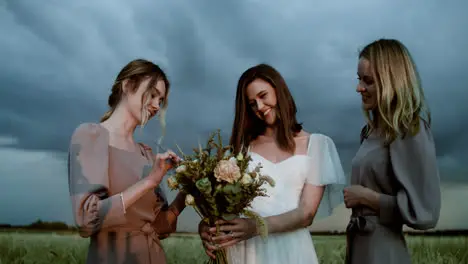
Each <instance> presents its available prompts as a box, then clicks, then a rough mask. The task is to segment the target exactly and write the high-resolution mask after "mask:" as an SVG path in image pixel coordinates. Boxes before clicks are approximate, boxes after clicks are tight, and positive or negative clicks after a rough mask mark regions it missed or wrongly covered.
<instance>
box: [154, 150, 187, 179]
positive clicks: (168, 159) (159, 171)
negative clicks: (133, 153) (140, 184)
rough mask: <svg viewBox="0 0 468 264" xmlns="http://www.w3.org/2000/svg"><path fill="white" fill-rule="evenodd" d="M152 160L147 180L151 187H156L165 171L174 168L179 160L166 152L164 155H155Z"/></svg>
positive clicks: (171, 153) (172, 153) (170, 152)
mask: <svg viewBox="0 0 468 264" xmlns="http://www.w3.org/2000/svg"><path fill="white" fill-rule="evenodd" d="M153 160H154V162H153V167H152V169H151V172H150V174H149V175H148V177H147V180H148V181H150V183H151V185H152V186H153V187H156V186H158V185H159V183H160V182H161V181H162V179H163V178H164V175H166V173H167V171H169V170H170V169H172V168H174V167H175V166H176V164H177V163H179V162H180V158H179V157H178V156H177V155H176V154H175V153H174V152H172V151H170V150H168V151H167V152H165V153H162V154H156V155H155V156H154V159H153Z"/></svg>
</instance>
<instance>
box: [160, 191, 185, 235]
mask: <svg viewBox="0 0 468 264" xmlns="http://www.w3.org/2000/svg"><path fill="white" fill-rule="evenodd" d="M185 196H186V195H185V194H184V193H182V192H179V193H178V194H177V196H176V198H175V199H174V201H173V202H172V203H171V205H170V206H169V207H168V208H167V209H166V210H162V211H160V212H159V214H158V215H157V217H156V220H155V221H154V223H153V225H154V227H155V229H156V230H157V232H158V233H159V234H169V233H173V232H175V231H176V229H177V219H178V217H179V215H180V213H181V212H182V211H183V210H184V208H185Z"/></svg>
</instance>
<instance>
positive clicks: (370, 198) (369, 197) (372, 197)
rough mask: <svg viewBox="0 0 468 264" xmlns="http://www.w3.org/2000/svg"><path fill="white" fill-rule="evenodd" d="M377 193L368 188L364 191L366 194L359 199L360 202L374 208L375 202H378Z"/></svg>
mask: <svg viewBox="0 0 468 264" xmlns="http://www.w3.org/2000/svg"><path fill="white" fill-rule="evenodd" d="M379 198H380V197H379V193H377V192H375V191H373V190H371V189H368V191H367V192H366V195H365V196H364V197H363V199H361V200H362V201H361V203H362V205H364V206H367V207H370V208H374V207H375V206H374V205H375V203H378V201H379Z"/></svg>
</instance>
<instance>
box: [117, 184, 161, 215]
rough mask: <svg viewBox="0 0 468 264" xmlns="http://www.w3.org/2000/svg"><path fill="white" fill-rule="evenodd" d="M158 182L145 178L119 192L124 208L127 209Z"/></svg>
mask: <svg viewBox="0 0 468 264" xmlns="http://www.w3.org/2000/svg"><path fill="white" fill-rule="evenodd" d="M157 186H158V184H156V183H154V182H152V181H149V180H147V179H145V178H143V179H141V180H140V181H138V182H136V183H135V184H133V185H132V186H130V187H129V188H127V189H126V190H124V191H123V192H121V199H122V201H121V202H122V204H123V205H124V209H125V210H127V209H128V208H129V207H130V206H132V205H133V204H134V203H135V202H136V201H138V200H139V199H140V198H141V197H142V196H143V195H145V194H146V193H147V192H148V191H149V190H152V189H154V188H156V187H157Z"/></svg>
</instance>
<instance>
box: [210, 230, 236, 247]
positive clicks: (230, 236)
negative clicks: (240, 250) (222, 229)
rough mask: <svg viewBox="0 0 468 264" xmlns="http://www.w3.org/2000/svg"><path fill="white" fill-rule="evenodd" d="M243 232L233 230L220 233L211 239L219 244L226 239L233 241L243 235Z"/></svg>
mask: <svg viewBox="0 0 468 264" xmlns="http://www.w3.org/2000/svg"><path fill="white" fill-rule="evenodd" d="M241 234H242V233H240V232H232V233H228V234H224V235H219V236H215V237H212V238H211V240H212V241H213V242H215V243H217V244H219V243H224V242H225V241H231V240H234V239H238V238H239V237H240V236H241Z"/></svg>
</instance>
